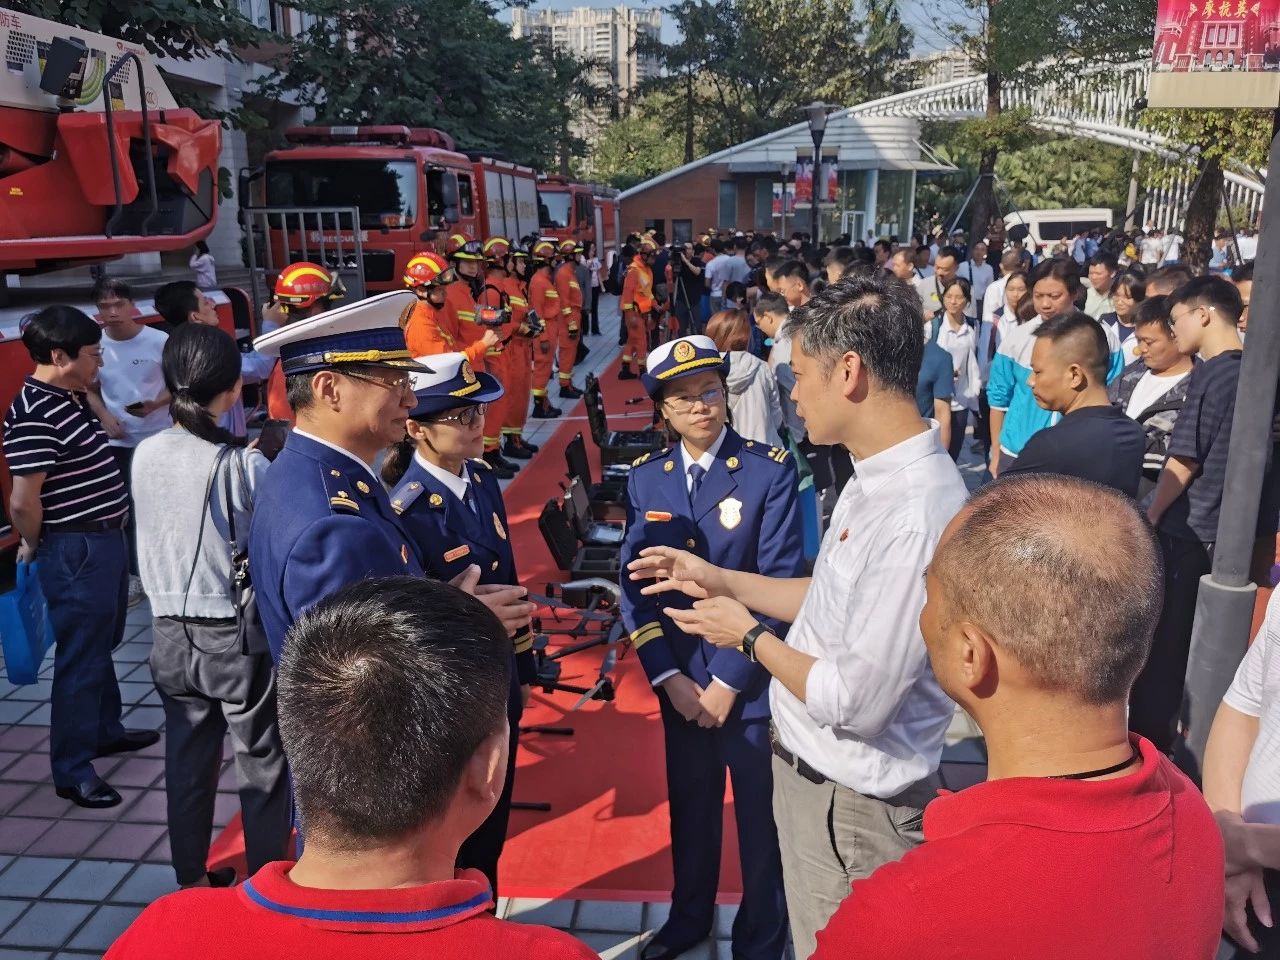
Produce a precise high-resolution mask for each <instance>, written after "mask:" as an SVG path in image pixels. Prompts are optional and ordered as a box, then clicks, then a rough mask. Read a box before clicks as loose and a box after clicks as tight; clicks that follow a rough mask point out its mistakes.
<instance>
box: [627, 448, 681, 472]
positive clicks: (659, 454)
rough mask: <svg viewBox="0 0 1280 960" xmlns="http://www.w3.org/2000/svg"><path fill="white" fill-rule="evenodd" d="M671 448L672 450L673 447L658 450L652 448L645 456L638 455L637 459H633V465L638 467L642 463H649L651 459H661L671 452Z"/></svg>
mask: <svg viewBox="0 0 1280 960" xmlns="http://www.w3.org/2000/svg"><path fill="white" fill-rule="evenodd" d="M671 450H672V448H671V447H663V448H662V449H661V450H658V451H653V450H650V451H649V452H648V453H646V454H645V455H644V456H643V457H637V458H636V459H635V460H633V461H632V462H631V466H633V467H638V466H640V465H641V464H644V463H648V462H649V461H650V460H661V459H662V458H663V457H665V456H666V455H667V454H669V453H670V452H671Z"/></svg>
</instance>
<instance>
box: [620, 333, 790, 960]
mask: <svg viewBox="0 0 1280 960" xmlns="http://www.w3.org/2000/svg"><path fill="white" fill-rule="evenodd" d="M728 366H729V365H728V362H727V361H726V360H725V359H724V358H723V357H722V356H721V354H720V352H719V351H718V350H717V348H716V345H715V343H714V342H713V341H712V340H711V339H710V338H709V337H705V336H688V337H682V338H680V339H677V340H672V341H669V342H668V343H665V344H662V345H661V346H659V347H658V348H657V349H655V350H654V351H653V352H652V353H650V354H649V361H648V371H647V372H646V373H645V374H644V375H643V383H644V387H645V390H646V391H647V392H648V394H649V396H650V397H651V398H652V399H653V401H654V404H655V406H656V407H657V412H658V414H659V415H660V416H661V418H662V419H663V421H664V422H665V423H666V426H667V433H668V436H669V438H670V441H671V446H670V447H669V448H667V449H665V450H663V451H661V452H660V453H655V454H648V455H646V456H644V457H641V458H640V459H639V460H637V461H636V463H635V465H634V466H633V467H632V470H631V475H630V478H629V481H628V506H627V535H626V540H625V542H624V545H623V549H622V565H623V567H624V568H625V567H626V565H627V564H628V563H629V562H630V561H632V560H634V559H636V558H637V557H639V556H640V555H641V553H642V551H643V550H644V549H645V548H647V547H656V546H667V547H677V548H679V549H681V550H691V551H693V552H694V553H696V554H697V555H698V556H700V557H703V558H705V559H706V560H708V561H710V562H711V563H714V564H716V565H717V566H723V567H728V568H730V569H733V570H743V571H750V572H753V573H760V574H764V575H765V576H770V577H800V576H803V575H804V571H805V565H804V547H803V544H802V541H801V532H800V516H799V512H798V506H797V499H796V484H797V479H796V471H795V467H794V464H793V463H792V462H791V457H790V455H789V454H788V453H787V452H786V451H785V450H782V449H780V448H778V447H773V446H770V445H769V444H767V443H761V442H759V441H751V440H744V439H743V438H742V437H740V436H739V435H738V434H737V433H735V432H734V430H733V428H732V427H731V426H729V407H728V402H727V399H726V398H727V388H726V379H725V378H726V376H727V375H728ZM647 583H648V582H647V581H645V580H632V579H630V578H629V577H627V576H624V577H623V579H622V587H623V599H622V613H623V618H624V620H625V621H626V624H627V627H628V629H629V630H631V638H632V643H633V645H634V646H635V648H636V651H637V653H638V654H639V657H640V661H641V663H642V664H643V666H644V669H645V672H646V674H647V675H648V678H649V682H650V683H651V684H652V685H653V687H654V691H655V693H656V694H657V697H658V704H659V707H660V710H661V714H662V727H663V733H664V738H665V741H666V766H667V793H668V797H669V800H670V807H671V858H672V866H673V872H674V877H675V883H674V887H673V890H672V895H671V914H670V918H669V919H668V920H667V922H666V923H665V924H664V925H663V927H662V929H661V930H659V931H658V933H657V934H656V935H655V936H654V938H653V940H651V941H650V942H649V943H648V944H646V945H645V947H644V949H643V951H642V952H641V957H642V958H644V960H669V958H672V957H675V956H677V955H679V954H681V953H683V952H685V951H686V950H689V949H690V948H691V947H693V946H694V945H696V944H697V943H699V942H700V941H702V940H703V939H705V938H706V937H707V935H708V934H709V933H710V931H711V926H712V919H713V911H714V906H715V897H716V883H717V880H718V878H719V875H720V847H721V824H722V818H723V808H724V781H725V770H726V768H727V769H728V772H729V776H730V777H731V778H732V781H733V796H734V813H735V816H736V819H737V825H738V836H739V837H740V838H742V842H741V843H739V855H740V856H741V859H742V884H743V888H742V891H743V892H742V906H741V908H740V909H739V910H738V915H737V919H736V920H735V921H734V924H733V954H734V956H736V957H753V958H780V957H781V956H782V954H783V950H784V948H785V946H786V941H787V911H786V902H785V900H784V898H783V892H782V863H781V858H780V856H779V852H778V835H777V830H776V828H775V827H774V822H773V809H772V799H771V798H772V795H773V775H772V771H771V763H772V751H771V746H770V742H769V692H768V690H769V676H768V674H767V673H766V672H765V671H764V669H763V668H762V667H760V666H759V665H758V664H756V663H755V662H753V660H752V659H750V658H749V656H748V655H747V654H745V653H743V652H741V651H739V650H721V649H717V648H716V647H714V646H713V645H711V644H710V643H708V642H707V641H705V640H703V639H702V638H701V637H697V636H689V635H688V634H685V633H684V632H682V631H681V630H680V628H679V627H677V626H676V625H675V623H674V622H673V621H672V620H671V619H670V618H669V617H668V616H666V614H665V613H664V612H663V610H664V608H667V609H669V608H673V607H681V608H684V607H688V606H690V605H692V603H693V601H692V600H691V599H690V598H688V597H686V596H684V595H683V594H680V593H678V592H669V593H663V594H661V595H658V596H651V595H645V594H644V593H643V592H642V589H643V588H644V587H645V586H646V585H647ZM762 622H765V621H763V620H762ZM768 622H769V628H768V629H770V630H774V629H784V625H781V624H778V623H775V622H773V621H768ZM752 639H753V640H754V638H752Z"/></svg>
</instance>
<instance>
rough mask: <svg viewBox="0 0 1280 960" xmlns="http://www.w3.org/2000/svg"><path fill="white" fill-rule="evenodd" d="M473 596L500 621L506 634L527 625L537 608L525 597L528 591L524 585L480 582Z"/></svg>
mask: <svg viewBox="0 0 1280 960" xmlns="http://www.w3.org/2000/svg"><path fill="white" fill-rule="evenodd" d="M474 594H475V598H476V599H477V600H479V601H480V602H481V603H483V604H484V605H485V606H486V607H488V608H489V610H490V611H492V613H493V615H494V616H496V617H497V618H498V619H499V620H501V621H502V625H503V627H505V628H506V631H507V636H509V637H514V636H515V635H516V633H517V632H518V631H520V630H523V629H524V628H525V627H527V626H528V625H529V617H530V616H532V615H533V611H534V610H536V609H537V607H536V606H534V605H533V604H532V603H530V602H529V601H528V600H526V599H525V597H527V596H528V595H529V591H528V590H526V589H525V588H524V587H513V586H508V585H506V584H502V583H482V584H479V585H478V586H476V588H475V590H474Z"/></svg>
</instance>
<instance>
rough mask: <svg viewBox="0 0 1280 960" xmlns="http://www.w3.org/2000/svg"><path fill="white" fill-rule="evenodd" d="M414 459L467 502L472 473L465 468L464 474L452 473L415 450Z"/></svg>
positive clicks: (456, 495) (451, 491)
mask: <svg viewBox="0 0 1280 960" xmlns="http://www.w3.org/2000/svg"><path fill="white" fill-rule="evenodd" d="M413 459H414V460H416V461H417V463H418V466H420V467H422V469H423V470H425V471H427V473H429V474H431V475H432V476H433V477H435V478H436V479H437V480H439V481H440V482H441V483H443V484H444V485H445V488H446V489H447V490H448V491H449V492H450V493H452V494H453V495H454V496H455V497H457V498H458V499H459V500H460V501H462V502H463V503H466V502H467V491H468V490H470V489H471V475H470V474H469V473H467V471H466V470H465V469H464V470H463V471H462V476H460V477H459V476H457V475H456V474H452V473H450V472H449V471H448V470H445V469H444V468H443V467H437V466H436V465H435V464H434V463H432V462H431V461H430V460H428V459H427V458H426V457H424V456H423V455H422V454H420V453H418V452H417V451H414V454H413Z"/></svg>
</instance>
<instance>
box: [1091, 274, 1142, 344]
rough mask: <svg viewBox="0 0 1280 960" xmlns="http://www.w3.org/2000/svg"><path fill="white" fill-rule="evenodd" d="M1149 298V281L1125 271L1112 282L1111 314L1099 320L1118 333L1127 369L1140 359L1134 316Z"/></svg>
mask: <svg viewBox="0 0 1280 960" xmlns="http://www.w3.org/2000/svg"><path fill="white" fill-rule="evenodd" d="M1146 298H1147V281H1146V280H1145V279H1144V278H1143V276H1142V274H1140V273H1138V272H1137V271H1135V270H1124V271H1121V272H1120V273H1118V274H1116V278H1115V279H1114V280H1113V281H1111V307H1112V310H1111V312H1110V313H1104V314H1103V315H1102V316H1100V317H1099V318H1098V322H1099V323H1104V324H1106V325H1108V326H1109V327H1111V328H1112V329H1113V330H1115V332H1116V339H1117V340H1119V341H1120V349H1121V351H1123V353H1124V365H1125V366H1126V367H1127V366H1128V365H1129V364H1131V363H1133V362H1134V361H1135V360H1137V359H1138V338H1137V334H1136V332H1135V329H1134V325H1133V320H1134V314H1135V313H1136V312H1137V309H1138V304H1140V303H1142V301H1143V300H1145V299H1146Z"/></svg>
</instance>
